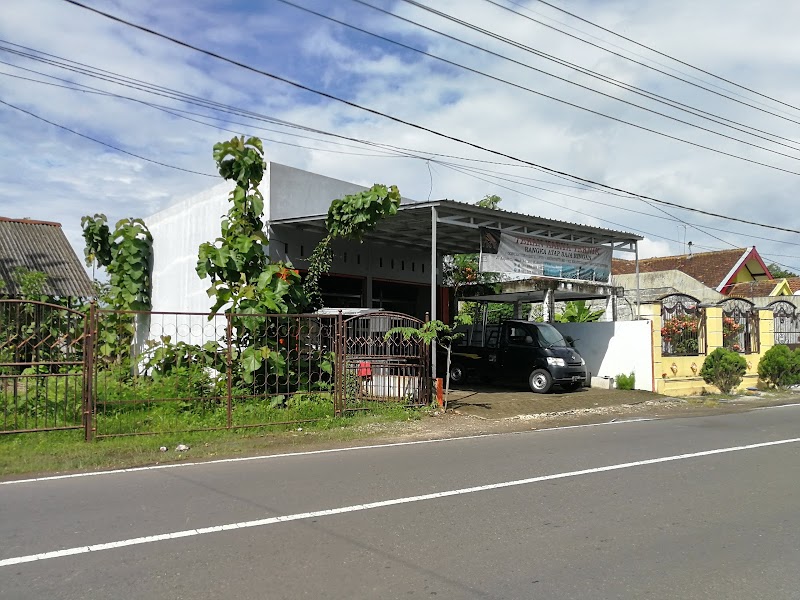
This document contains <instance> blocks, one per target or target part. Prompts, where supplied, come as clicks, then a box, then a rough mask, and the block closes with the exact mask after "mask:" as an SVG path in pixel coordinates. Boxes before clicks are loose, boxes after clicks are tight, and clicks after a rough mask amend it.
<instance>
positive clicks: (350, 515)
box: [0, 407, 800, 600]
mask: <svg viewBox="0 0 800 600" xmlns="http://www.w3.org/2000/svg"><path fill="white" fill-rule="evenodd" d="M798 425H800V407H781V408H774V409H769V410H756V411H752V412H749V413H744V414H735V415H725V416H713V417H702V418H686V419H672V420H665V421H649V422H636V423H613V424H608V425H601V426H591V427H581V428H572V429H561V430H547V431H531V432H524V433H516V434H504V435H495V436H485V437H478V438H470V439H459V440H449V441H439V442H431V443H413V444H406V445H395V446H387V447H377V448H362V449H355V450H346V451H335V452H321V453H311V454H300V455H293V456H283V457H271V458H262V459H256V460H236V461H230V462H216V463H206V464H198V465H180V466H178V467H171V468H155V469H144V470H134V471H130V472H122V473H109V474H101V475H93V476H86V477H69V478H62V479H50V480H40V481H29V482H11V483H3V484H0V540H1V541H2V545H1V546H0V598H3V599H12V598H13V599H16V598H31V599H34V598H35V599H40V598H60V599H68V598H92V599H95V598H115V599H116V598H170V599H179V598H186V599H192V600H198V599H203V598H213V599H215V600H218V599H220V598H234V597H235V598H238V599H245V598H269V599H273V598H276V599H277V598H287V599H295V598H326V599H330V598H342V599H344V598H347V599H351V598H381V599H384V598H387V599H388V598H431V597H438V598H521V599H522V598H524V599H528V598H543V599H567V598H582V599H583V598H591V599H599V598H683V599H691V598H721V599H726V600H733V599H740V598H741V599H747V600H756V599H760V598H765V599H766V598H768V599H770V600H778V599H782V598H800V568H798V565H800V523H799V522H798V513H799V512H800V511H799V510H798V509H800V439H798V438H800V427H798ZM711 451H719V452H713V453H712V452H711ZM220 526H227V527H226V528H225V529H222V527H220ZM146 536H156V537H155V538H147V537H146Z"/></svg>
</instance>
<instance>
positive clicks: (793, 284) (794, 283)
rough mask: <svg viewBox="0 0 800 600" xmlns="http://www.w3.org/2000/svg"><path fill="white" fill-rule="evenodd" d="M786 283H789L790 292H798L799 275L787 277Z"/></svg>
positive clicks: (799, 288)
mask: <svg viewBox="0 0 800 600" xmlns="http://www.w3.org/2000/svg"><path fill="white" fill-rule="evenodd" d="M786 283H788V284H789V289H790V290H792V293H793V294H794V293H795V292H800V277H787V278H786Z"/></svg>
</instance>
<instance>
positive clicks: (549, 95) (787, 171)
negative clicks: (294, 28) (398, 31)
mask: <svg viewBox="0 0 800 600" xmlns="http://www.w3.org/2000/svg"><path fill="white" fill-rule="evenodd" d="M277 1H278V2H282V3H283V4H287V5H289V6H293V7H295V8H297V9H299V10H302V11H305V12H307V13H310V14H313V15H316V16H318V17H321V18H323V19H327V20H329V21H332V22H334V23H337V24H339V25H342V26H344V27H348V28H350V29H353V30H356V31H359V32H361V33H364V34H366V35H369V36H372V37H375V38H377V39H380V40H382V41H385V42H388V43H390V44H394V45H396V46H399V47H401V48H405V49H406V50H410V51H412V52H417V53H419V54H422V55H423V56H427V57H428V58H432V59H434V60H438V61H440V62H443V63H445V64H448V65H450V66H454V67H458V68H460V69H464V70H466V71H469V72H471V73H474V74H476V75H481V76H483V77H487V78H489V79H492V80H494V81H498V82H500V83H504V84H506V85H510V86H512V87H515V88H517V89H520V90H523V91H526V92H529V93H531V94H535V95H537V96H541V97H543V98H547V99H549V100H553V101H555V102H559V103H561V104H564V105H567V106H570V107H572V108H577V109H578V110H582V111H585V112H588V113H591V114H594V115H597V116H600V117H603V118H606V119H610V120H612V121H616V122H618V123H622V124H624V125H629V126H630V127H635V128H636V129H641V130H643V131H648V132H650V133H654V134H656V135H659V136H661V137H665V138H667V139H671V140H675V141H678V142H683V143H684V144H689V145H691V146H695V147H697V148H702V149H703V150H708V151H710V152H714V153H717V154H722V155H724V156H729V157H731V158H736V159H738V160H743V161H745V162H749V163H753V164H757V165H760V166H762V167H767V168H770V169H775V170H777V171H783V172H785V173H790V174H793V175H800V172H795V171H792V170H790V169H783V168H781V167H776V166H775V165H770V164H768V163H763V162H760V161H757V160H754V159H750V158H745V157H742V156H739V155H737V154H733V153H731V152H725V151H724V150H719V149H718V148H713V147H711V146H706V145H705V144H700V143H697V142H692V141H690V140H687V139H684V138H681V137H678V136H675V135H671V134H668V133H664V132H663V131H658V130H657V129H653V128H651V127H646V126H644V125H638V124H636V123H633V122H631V121H626V120H625V119H622V118H619V117H614V116H612V115H608V114H606V113H603V112H600V111H597V110H593V109H591V108H587V107H585V106H581V105H580V104H575V103H574V102H569V101H568V100H564V99H562V98H558V97H556V96H553V95H551V94H546V93H544V92H540V91H538V90H535V89H532V88H529V87H526V86H524V85H522V84H519V83H514V82H513V81H509V80H508V79H503V78H502V77H497V76H495V75H492V74H490V73H487V72H485V71H481V70H479V69H475V68H473V67H469V66H467V65H464V64H462V63H458V62H456V61H452V60H449V59H447V58H443V57H441V56H437V55H436V54H432V53H430V52H426V51H425V50H420V49H418V48H414V47H413V46H409V45H407V44H404V43H402V42H398V41H396V40H392V39H390V38H387V37H385V36H382V35H379V34H377V33H373V32H371V31H368V30H366V29H363V28H361V27H357V26H355V25H352V24H350V23H347V22H345V21H341V20H339V19H335V18H333V17H330V16H328V15H324V14H322V13H319V12H317V11H314V10H311V9H309V8H306V7H303V6H300V5H298V4H294V3H293V2H290V1H289V0H277ZM354 1H355V2H358V3H359V4H364V5H365V6H369V7H370V8H375V9H376V10H379V11H381V12H384V13H386V14H389V15H391V16H394V17H397V15H395V14H394V13H391V12H389V11H384V10H383V9H379V8H376V7H374V6H372V5H371V4H368V3H366V2H363V1H362V0H354ZM404 1H405V2H411V0H404ZM411 3H412V4H414V5H417V3H415V2H411ZM426 10H429V11H431V12H434V13H436V14H440V15H444V13H440V12H439V11H434V10H433V9H428V8H426ZM447 17H448V18H450V19H451V20H454V21H456V22H459V23H464V22H463V21H460V20H458V19H454V18H452V17H449V15H448V16H447ZM397 18H399V19H402V20H403V21H408V22H409V23H413V24H415V25H417V26H419V27H421V28H423V29H427V30H430V31H433V32H435V33H439V34H441V35H443V36H445V37H448V38H450V39H453V40H456V41H459V42H461V43H463V44H466V45H468V46H471V47H473V48H477V49H479V50H483V51H484V52H487V53H489V54H492V55H494V56H497V57H499V58H503V59H505V60H508V61H511V62H513V63H516V64H518V65H521V66H524V67H526V68H528V69H531V70H533V71H536V72H539V73H542V74H544V75H548V76H550V77H553V78H555V79H558V80H560V81H563V82H565V83H568V84H570V85H574V86H577V87H579V88H582V89H585V90H589V91H591V92H594V93H596V94H599V95H601V96H604V97H606V98H610V99H612V100H616V101H618V102H622V103H623V104H627V105H629V106H633V107H636V108H639V109H641V110H644V111H646V112H649V113H652V114H655V115H658V116H660V117H663V118H665V119H669V120H671V121H675V122H678V123H681V124H683V125H688V126H690V127H695V128H697V129H700V130H702V131H705V132H707V133H711V134H713V135H718V136H720V137H723V138H726V139H729V140H733V141H736V142H739V143H741V144H746V145H748V146H752V147H754V148H758V149H760V150H764V151H766V152H770V153H772V154H777V155H779V156H784V157H786V158H790V159H792V160H798V161H800V157H798V156H794V155H791V154H786V153H785V152H780V151H779V150H774V149H772V148H767V147H765V146H760V145H758V144H754V143H752V142H748V141H746V140H742V139H740V138H737V137H734V136H731V135H727V134H725V133H721V132H719V131H715V130H713V129H709V128H708V127H703V126H702V125H697V124H696V123H692V122H690V121H686V120H684V119H679V118H678V117H674V116H671V115H668V114H666V113H662V112H659V111H657V110H654V109H651V108H647V107H646V106H642V105H640V104H636V103H634V102H630V101H628V100H624V99H622V98H618V97H616V96H613V95H611V94H606V93H605V92H601V91H599V90H596V89H594V88H591V87H589V86H585V85H583V84H580V83H577V82H575V81H570V80H569V79H566V78H564V77H560V76H558V75H554V74H553V73H549V72H547V71H543V70H542V69H538V68H536V67H532V66H530V65H527V64H525V63H522V62H520V61H517V60H514V59H512V58H509V57H507V56H504V55H502V54H499V53H496V52H493V51H491V50H487V49H485V48H483V47H481V46H477V45H474V44H471V43H469V42H465V41H463V40H460V39H458V38H455V37H453V36H450V35H447V34H445V33H442V32H439V31H438V30H435V29H432V28H430V27H427V26H425V25H422V24H420V23H417V22H415V21H410V20H408V19H405V18H403V17H397ZM481 31H482V32H484V33H487V32H486V30H481ZM488 33H490V32H488ZM488 33H487V34H488ZM696 116H697V115H696ZM715 122H717V123H718V124H722V125H725V123H720V122H719V121H715ZM726 126H728V127H730V125H726ZM734 129H737V128H735V127H734ZM738 131H742V132H743V133H746V134H748V135H752V136H755V137H759V138H761V139H765V140H767V141H769V142H771V143H774V144H780V145H781V146H786V147H787V148H791V149H792V150H798V148H795V147H794V146H789V145H787V144H783V143H781V142H776V141H774V140H770V139H768V138H765V137H763V136H760V135H757V134H754V133H750V132H748V131H743V130H742V129H738Z"/></svg>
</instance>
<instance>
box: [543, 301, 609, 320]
mask: <svg viewBox="0 0 800 600" xmlns="http://www.w3.org/2000/svg"><path fill="white" fill-rule="evenodd" d="M604 312H605V310H592V309H590V308H589V307H588V306H586V300H571V301H569V302H567V304H566V305H565V306H564V311H563V312H560V313H557V314H556V315H554V316H553V320H554V321H555V322H556V323H591V322H594V321H597V320H598V319H599V318H600V317H602V316H603V313H604Z"/></svg>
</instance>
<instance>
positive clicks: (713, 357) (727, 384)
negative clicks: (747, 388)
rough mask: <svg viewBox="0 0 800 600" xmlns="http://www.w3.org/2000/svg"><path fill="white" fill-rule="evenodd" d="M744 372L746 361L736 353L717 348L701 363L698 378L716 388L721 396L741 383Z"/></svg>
mask: <svg viewBox="0 0 800 600" xmlns="http://www.w3.org/2000/svg"><path fill="white" fill-rule="evenodd" d="M746 371H747V361H746V360H745V359H744V357H743V356H741V355H740V354H739V353H738V352H732V351H730V350H726V349H725V348H717V349H716V350H714V351H713V352H712V353H711V354H709V355H708V356H707V357H706V359H705V360H704V361H703V366H702V367H701V368H700V377H702V378H703V381H705V382H706V383H711V384H713V385H715V386H717V387H718V388H719V390H720V391H721V392H722V393H723V394H729V393H730V392H731V390H733V389H734V388H736V387H737V386H738V385H739V384H740V383H741V382H742V376H743V375H744V374H745V372H746Z"/></svg>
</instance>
